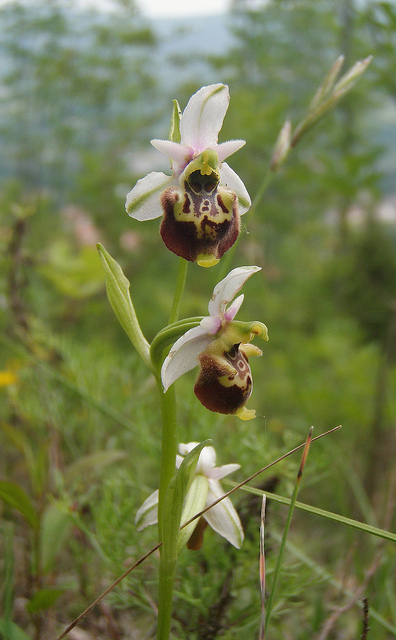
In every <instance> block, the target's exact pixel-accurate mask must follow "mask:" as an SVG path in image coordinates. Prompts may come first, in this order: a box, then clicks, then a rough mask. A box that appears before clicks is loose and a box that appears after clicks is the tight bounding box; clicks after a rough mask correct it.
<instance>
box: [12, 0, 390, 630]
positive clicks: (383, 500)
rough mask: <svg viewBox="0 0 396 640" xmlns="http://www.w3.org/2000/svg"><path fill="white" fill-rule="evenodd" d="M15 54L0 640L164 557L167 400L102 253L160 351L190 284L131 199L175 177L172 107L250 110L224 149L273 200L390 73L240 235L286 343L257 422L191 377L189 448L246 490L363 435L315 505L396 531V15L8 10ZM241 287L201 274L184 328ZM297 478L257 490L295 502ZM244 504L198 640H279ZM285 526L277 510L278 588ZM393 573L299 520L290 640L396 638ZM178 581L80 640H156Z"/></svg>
mask: <svg viewBox="0 0 396 640" xmlns="http://www.w3.org/2000/svg"><path fill="white" fill-rule="evenodd" d="M0 33H1V39H0V60H1V65H0V75H1V81H2V85H1V92H0V156H1V166H0V245H1V251H0V265H1V267H0V308H1V316H0V332H1V333H0V344H1V349H0V398H1V402H0V477H1V483H0V497H1V498H2V500H0V516H1V519H0V531H1V539H0V545H1V560H0V571H1V575H2V579H1V583H0V597H1V602H2V607H1V615H0V637H3V638H4V639H6V640H26V639H27V638H35V639H36V640H46V639H47V638H48V639H50V638H51V639H53V638H55V637H56V635H57V634H58V633H60V631H61V630H62V628H63V627H64V626H66V625H67V624H68V623H69V622H70V621H71V620H72V619H73V618H74V617H75V616H76V615H78V614H79V613H80V612H81V611H82V610H83V609H84V608H85V607H86V606H87V605H88V604H89V603H90V602H91V601H92V600H94V599H95V597H96V596H97V595H98V594H99V593H100V592H101V591H102V590H103V589H104V588H106V587H107V586H108V585H109V584H110V583H111V581H112V580H114V579H115V578H116V577H117V576H118V575H120V574H121V573H122V572H123V571H124V570H125V568H126V567H127V566H128V563H132V562H133V561H134V560H135V559H137V558H138V557H139V555H141V554H142V553H144V552H145V551H146V550H147V549H148V548H149V547H150V545H151V544H152V543H153V542H154V541H155V536H156V532H155V530H154V529H153V530H152V531H151V530H146V531H145V532H143V533H139V534H138V533H137V532H136V529H135V526H134V515H135V513H136V509H137V508H138V506H139V505H140V504H141V503H142V501H143V500H144V499H145V498H146V497H147V495H148V494H149V493H150V492H151V491H152V490H153V489H154V488H155V487H156V486H157V484H158V460H159V442H160V441H159V428H160V424H159V422H160V421H159V415H158V412H159V407H158V404H157V398H156V391H155V385H154V381H153V380H152V379H151V377H150V376H148V375H147V373H146V371H145V370H144V369H143V366H142V365H141V363H140V362H139V360H138V357H137V355H136V354H135V353H134V352H133V350H132V348H131V345H130V344H129V342H128V339H127V337H126V336H125V335H124V334H123V332H122V329H121V328H120V327H119V326H118V323H117V321H116V318H115V317H114V315H113V313H112V310H111V308H110V306H109V304H108V301H107V299H106V294H105V290H104V273H103V271H102V269H101V266H100V262H99V258H98V256H97V252H96V248H95V243H96V242H97V241H98V240H100V241H102V242H103V243H104V245H105V247H106V248H107V249H108V250H109V251H110V253H111V254H112V255H113V256H114V257H115V258H116V259H117V260H118V261H119V262H120V263H121V264H122V266H123V268H124V270H125V273H126V274H127V276H128V277H129V279H130V280H131V283H132V284H131V292H132V297H133V300H134V303H135V306H136V308H137V311H138V315H139V319H140V322H141V326H142V327H143V329H144V332H145V334H146V337H147V338H148V339H149V340H151V339H152V338H153V337H154V335H155V334H156V332H157V331H158V330H159V329H161V327H162V326H164V324H166V322H167V317H168V314H169V310H170V305H171V301H172V296H173V286H174V285H173V283H174V279H175V276H176V272H177V259H176V258H175V256H173V254H169V252H167V251H166V249H165V247H164V246H163V245H162V243H161V240H160V237H159V234H158V221H153V222H147V223H145V224H140V223H138V222H136V221H133V220H131V219H130V218H128V217H127V215H126V214H125V212H124V201H125V195H126V193H127V192H128V190H129V189H130V188H131V187H132V186H133V185H134V183H135V181H136V180H137V179H138V178H139V177H142V176H143V175H145V173H147V172H148V171H149V170H155V169H164V170H167V166H166V164H165V165H164V164H163V159H162V158H161V156H160V154H158V153H157V152H156V151H155V150H154V149H150V145H149V144H148V141H149V140H150V139H151V138H154V137H157V138H164V137H166V136H167V130H168V125H169V117H170V113H171V100H172V99H173V98H174V97H177V98H178V100H179V102H180V104H181V106H182V107H183V108H184V106H185V104H186V102H187V99H188V98H189V96H190V95H191V94H192V93H193V92H195V91H196V90H197V89H198V88H199V87H200V86H202V85H204V84H209V83H211V82H220V81H221V82H225V83H227V84H228V85H229V87H230V92H231V103H230V109H229V112H228V114H227V116H226V120H225V123H224V127H223V130H222V133H221V140H227V139H230V138H244V139H246V141H247V144H246V146H245V147H244V148H243V150H241V151H240V152H239V153H238V154H237V155H236V156H235V158H234V157H233V158H232V162H231V164H232V167H233V168H234V169H235V170H236V171H237V172H238V174H239V175H240V176H241V177H242V179H243V180H244V182H245V184H246V185H247V187H248V189H249V192H250V194H251V195H252V196H254V195H255V194H256V193H257V192H258V190H259V188H260V185H261V184H262V181H263V178H264V175H265V172H266V170H267V168H268V165H269V162H270V159H271V155H272V150H273V146H274V143H275V141H276V138H277V136H278V133H279V130H280V129H281V127H282V125H283V123H284V121H285V119H286V118H289V119H291V121H292V123H293V124H294V125H295V124H296V123H298V121H299V120H300V119H301V118H302V117H303V116H304V114H305V112H306V109H307V107H308V105H309V102H310V100H311V98H312V96H313V94H314V93H315V90H316V88H317V87H318V86H319V84H320V83H321V81H322V80H323V78H324V76H325V75H326V73H327V71H328V69H329V68H330V66H331V65H332V63H333V62H334V61H335V59H336V58H337V56H338V55H340V54H344V55H345V58H346V60H345V65H344V69H347V68H348V67H350V66H351V65H352V64H353V63H354V62H355V61H356V60H358V59H362V58H365V57H367V56H368V55H373V56H374V59H373V62H372V63H371V65H370V67H369V68H368V70H367V71H366V73H365V74H364V76H363V77H362V78H361V79H360V80H359V82H358V84H357V86H356V87H355V88H354V90H353V91H352V92H351V93H349V94H348V96H347V97H346V98H345V99H344V100H343V101H342V102H341V103H340V105H339V106H338V107H337V109H336V110H335V111H334V112H333V113H331V114H328V115H327V116H326V117H325V119H323V120H322V121H321V122H320V123H319V124H318V125H317V126H315V128H314V129H312V131H310V132H309V133H308V134H307V135H306V136H305V137H304V138H303V139H302V140H301V141H300V143H299V145H298V146H297V147H296V148H295V149H294V150H293V151H292V153H291V155H290V157H289V159H288V161H287V164H286V165H285V166H284V168H283V169H282V171H281V172H280V173H279V175H277V176H276V179H275V181H274V182H273V183H272V185H271V187H270V188H269V189H268V190H267V192H266V194H265V197H264V199H263V200H262V202H261V205H260V207H259V209H258V210H257V211H256V213H255V215H254V216H252V217H248V214H247V216H246V220H245V219H243V222H244V224H243V231H242V237H241V240H240V242H239V244H238V248H237V251H236V252H235V253H234V254H233V257H232V264H231V265H230V266H231V267H234V266H239V265H243V264H258V265H260V266H262V272H260V274H258V275H257V276H255V278H254V279H252V281H249V282H248V283H247V285H246V287H245V294H246V297H245V303H244V307H243V314H244V316H245V317H246V319H249V318H257V319H260V320H262V321H263V322H265V323H266V324H267V326H268V328H269V334H270V342H269V343H268V344H266V345H265V346H264V355H263V357H262V358H261V359H258V360H257V361H256V362H253V369H254V370H253V374H254V379H255V389H254V392H253V396H252V399H251V401H250V405H251V406H252V407H255V408H256V409H257V413H258V417H257V418H256V419H255V420H254V421H252V422H247V423H243V422H241V421H238V420H237V419H236V418H234V417H232V416H231V417H224V416H220V415H217V414H209V413H208V412H207V411H206V410H205V409H204V408H203V407H201V405H199V403H198V402H197V400H196V398H195V396H194V395H193V392H192V382H193V380H194V377H193V376H194V374H189V375H187V376H185V377H184V378H183V379H181V380H180V381H179V382H178V383H177V384H178V390H179V406H178V410H179V416H180V424H181V425H182V429H181V432H180V437H179V439H180V441H183V442H189V441H191V440H196V441H201V440H203V439H205V438H207V437H210V438H213V444H214V446H215V447H216V449H217V452H218V460H219V463H221V464H223V463H228V462H239V463H240V464H241V470H240V472H239V479H243V478H244V477H246V476H247V475H249V474H251V473H253V472H254V471H256V470H258V469H259V468H260V467H262V466H264V465H265V464H268V463H269V462H271V461H272V460H274V459H275V458H276V457H277V456H279V455H282V454H283V453H285V452H286V451H287V450H288V449H290V448H292V447H294V446H296V445H297V444H300V443H301V442H302V441H303V440H304V439H305V437H306V435H307V432H308V429H309V427H310V425H314V427H315V432H314V435H317V434H319V433H322V432H323V431H326V430H328V429H330V428H332V427H334V426H336V425H338V424H342V425H343V429H342V430H341V431H339V432H337V433H336V434H333V435H332V436H330V437H328V438H324V439H322V440H320V441H319V442H318V443H315V444H314V445H313V446H312V449H311V453H310V457H309V460H308V464H307V468H306V471H305V474H304V479H303V487H302V491H301V494H300V498H301V500H302V501H303V502H306V503H309V504H312V505H315V506H318V507H322V508H324V509H326V510H329V511H333V512H335V513H337V514H341V515H344V516H348V517H350V518H356V519H357V520H360V521H364V522H368V523H371V524H376V525H378V526H381V527H383V528H385V529H388V530H393V531H394V530H395V517H394V512H393V507H394V501H395V487H396V468H395V460H396V436H395V424H396V394H395V391H396V349H395V337H396V179H395V178H396V152H395V149H396V126H395V124H396V55H395V47H396V5H395V3H394V2H390V1H389V2H378V1H376V0H366V1H365V2H357V1H356V2H354V1H353V0H341V1H339V2H336V1H335V0H320V2H318V1H317V0H305V1H304V2H297V1H293V0H277V1H275V0H273V1H270V2H260V1H258V2H254V3H252V2H248V1H247V0H234V2H233V3H232V4H231V7H230V11H229V13H228V14H227V15H225V16H216V17H211V18H210V19H209V18H202V19H198V18H197V19H192V20H175V21H168V22H166V21H161V22H156V21H153V22H148V21H147V20H146V19H144V18H143V17H142V15H140V14H139V12H138V11H137V9H136V7H135V5H134V3H133V1H132V0H131V1H129V0H118V1H116V0H114V6H113V8H112V10H110V11H107V12H100V11H99V10H94V9H82V8H81V7H79V6H77V5H75V4H74V3H72V2H68V1H67V0H45V1H44V0H30V1H26V2H23V1H22V0H18V1H15V2H8V3H5V4H3V5H2V6H1V8H0ZM223 260H224V259H223ZM223 269H224V264H223V261H221V262H220V264H219V265H218V266H216V267H214V268H213V269H212V270H211V271H210V272H205V273H204V275H205V278H203V277H202V274H203V271H202V269H200V268H199V267H197V266H196V265H192V266H191V268H190V269H189V275H188V282H187V294H186V297H185V299H184V305H183V309H182V313H183V315H185V316H190V315H191V316H194V315H197V314H198V315H201V314H204V313H205V312H206V308H207V302H208V298H209V296H210V294H211V291H212V288H213V285H214V284H215V283H216V282H217V281H218V280H219V279H220V278H221V277H223V275H224V273H223ZM253 280H254V281H253ZM241 319H243V318H242V316H241ZM298 464H299V460H298V459H296V458H295V457H291V458H288V459H287V460H286V461H284V462H283V463H281V464H279V465H277V466H276V467H274V468H273V470H272V472H271V476H268V475H267V476H263V477H262V478H261V479H260V480H259V481H258V485H257V486H260V487H261V488H266V489H267V490H269V491H274V490H275V488H276V492H277V493H280V494H281V495H284V496H290V495H291V492H292V489H293V484H294V479H295V475H296V473H297V469H298ZM236 475H237V474H236ZM235 478H236V476H235ZM260 483H261V484H260ZM234 503H235V504H236V506H237V508H238V511H239V512H240V513H241V517H243V521H244V526H245V530H246V541H245V543H244V546H243V548H242V550H241V551H238V552H237V551H235V550H234V549H233V548H230V547H229V546H228V545H227V544H226V543H225V542H223V541H222V540H221V539H220V538H218V537H217V536H216V535H215V534H213V532H211V531H208V532H207V533H206V534H205V542H204V545H203V547H202V549H201V550H200V551H197V552H189V551H185V552H184V553H183V554H182V555H181V563H180V568H179V573H178V576H177V589H176V599H175V612H176V615H175V621H174V634H175V637H176V638H180V639H181V638H189V639H194V638H197V639H211V638H224V639H226V640H229V639H232V638H240V637H241V634H242V633H244V634H246V635H247V636H248V637H251V638H254V637H257V634H258V628H259V620H260V593H259V581H258V563H257V557H258V544H259V540H258V538H259V533H258V527H259V517H260V500H259V498H258V497H255V496H253V495H250V494H248V493H242V492H241V493H240V494H239V493H238V494H237V495H236V497H235V498H234ZM286 514H287V510H286V509H285V507H284V506H283V505H280V504H276V503H275V502H269V509H268V514H267V523H266V529H267V542H266V545H267V580H268V582H269V583H270V581H271V575H272V572H273V569H274V565H275V561H276V556H277V549H278V545H279V537H280V535H281V533H282V530H283V526H284V523H285V518H286ZM395 565H396V558H395V546H394V545H392V544H391V543H389V542H379V541H378V539H377V538H374V537H372V536H369V535H367V534H363V533H359V532H356V531H355V530H353V529H351V528H349V527H346V526H342V525H341V524H339V523H332V522H329V521H328V520H326V519H323V518H319V517H317V516H314V515H312V514H309V513H304V512H302V511H298V510H297V511H296V512H295V517H294V519H293V523H292V530H291V533H290V537H289V546H288V550H287V558H286V563H285V566H284V568H283V573H282V579H281V583H280V585H279V589H278V593H277V599H276V602H275V608H274V613H273V618H272V622H271V627H270V629H269V630H268V635H269V637H271V638H272V637H273V638H283V639H285V640H289V639H290V640H305V639H310V640H312V639H315V640H323V639H325V638H333V639H335V640H352V639H357V638H365V637H368V638H371V639H372V640H388V639H390V638H394V637H396V584H395V582H396V572H395ZM156 567H157V558H156V557H152V558H150V559H149V560H148V561H147V562H146V563H145V564H143V565H142V566H141V567H139V569H138V570H136V571H135V572H133V573H132V574H131V575H130V576H129V577H128V578H127V579H125V580H124V581H123V582H122V583H121V584H120V585H119V587H117V588H116V589H115V590H114V591H113V592H112V594H111V595H110V596H109V597H108V598H107V600H106V601H105V602H104V603H102V604H101V605H100V606H98V607H97V608H96V609H95V610H94V612H93V613H92V614H91V615H90V616H89V617H88V618H87V619H86V620H85V622H83V623H82V624H81V625H80V627H79V628H78V629H77V630H74V631H73V632H71V633H70V636H69V637H70V638H71V639H74V640H89V639H91V638H106V639H114V640H121V639H124V638H130V639H136V640H138V639H139V640H140V639H143V638H150V637H152V636H153V633H154V630H155V614H156V605H155V599H156V575H157V573H156ZM363 597H366V598H367V601H368V604H369V607H370V618H369V625H370V627H371V629H370V631H368V635H367V631H365V630H362V629H363V626H362V625H363V622H362V621H363V613H362V603H361V598H363ZM364 633H366V635H363V634H364Z"/></svg>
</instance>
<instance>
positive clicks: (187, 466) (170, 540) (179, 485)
mask: <svg viewBox="0 0 396 640" xmlns="http://www.w3.org/2000/svg"><path fill="white" fill-rule="evenodd" d="M211 442H212V441H211V440H204V442H201V443H200V444H198V445H197V446H196V447H195V448H194V449H193V450H192V451H190V453H188V454H187V455H186V456H185V457H184V458H183V461H182V463H181V465H180V467H179V468H178V470H177V471H176V473H175V475H174V477H173V478H172V480H171V481H170V483H169V486H168V489H167V491H166V494H165V500H164V523H163V537H162V540H163V555H166V554H167V553H168V552H169V553H170V556H171V557H172V559H173V558H174V559H176V557H177V553H176V547H177V544H176V543H177V537H178V534H179V529H180V520H181V514H182V509H183V502H184V498H185V497H186V493H187V491H188V489H189V487H190V486H191V483H192V481H193V479H194V474H195V469H196V467H197V463H198V458H199V454H200V453H201V451H202V449H203V448H204V447H207V446H208V444H210V443H211Z"/></svg>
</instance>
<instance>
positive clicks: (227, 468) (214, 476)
mask: <svg viewBox="0 0 396 640" xmlns="http://www.w3.org/2000/svg"><path fill="white" fill-rule="evenodd" d="M240 468H241V465H240V464H232V463H231V464H223V465H222V466H221V467H215V468H214V469H210V471H208V473H207V477H208V478H210V479H211V480H221V479H222V478H225V477H226V476H228V475H229V474H230V473H234V471H237V470H238V469H240Z"/></svg>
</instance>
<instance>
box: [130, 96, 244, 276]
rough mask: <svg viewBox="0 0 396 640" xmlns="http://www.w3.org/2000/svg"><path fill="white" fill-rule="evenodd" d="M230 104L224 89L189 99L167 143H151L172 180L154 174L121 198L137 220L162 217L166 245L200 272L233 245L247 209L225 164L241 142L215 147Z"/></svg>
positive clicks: (236, 178) (237, 181)
mask: <svg viewBox="0 0 396 640" xmlns="http://www.w3.org/2000/svg"><path fill="white" fill-rule="evenodd" d="M229 99H230V98H229V90H228V87H227V86H226V85H224V84H212V85H209V86H206V87H202V88H201V89H199V91H197V93H195V94H194V95H193V96H192V97H191V98H190V100H189V102H188V104H187V106H186V108H185V110H184V113H183V114H180V112H179V110H177V125H178V126H176V127H174V131H173V133H172V136H171V137H172V140H152V141H151V144H152V145H153V146H154V147H155V148H156V149H158V150H159V151H161V152H162V153H164V154H166V155H167V156H169V158H170V161H171V168H172V171H173V174H172V176H169V175H166V174H165V173H162V172H158V171H153V172H151V173H149V174H148V175H147V176H145V177H144V178H142V179H140V180H138V182H137V183H136V185H135V186H134V187H133V189H132V190H131V191H130V192H129V193H128V195H127V198H126V210H127V212H128V214H129V215H130V216H131V217H132V218H135V219H136V220H153V219H154V218H159V217H160V216H162V215H163V220H162V223H161V229H160V233H161V236H162V239H163V241H164V243H165V245H166V246H167V247H168V249H170V250H171V251H173V253H175V254H176V255H178V256H181V257H182V258H185V259H186V260H189V261H191V262H197V263H198V264H199V265H201V266H212V265H214V264H217V262H218V261H219V259H220V258H221V256H222V255H223V254H224V253H225V251H227V250H228V249H229V248H230V247H231V246H232V245H233V244H234V242H235V240H236V239H237V237H238V234H239V229H240V219H239V218H240V215H243V214H244V213H246V211H247V210H248V209H249V207H250V198H249V194H248V192H247V190H246V187H245V185H244V184H243V182H242V180H241V179H240V178H239V176H238V175H237V174H236V173H235V171H233V170H232V169H231V168H230V167H229V166H228V164H227V163H226V162H224V160H225V159H226V158H227V157H228V156H230V155H231V154H233V153H235V151H238V149H240V148H241V147H242V146H243V145H244V144H245V141H244V140H229V141H228V142H223V143H221V144H218V134H219V131H220V129H221V126H222V123H223V120H224V116H225V114H226V111H227V108H228V103H229ZM176 104H177V103H176ZM177 106H178V105H177Z"/></svg>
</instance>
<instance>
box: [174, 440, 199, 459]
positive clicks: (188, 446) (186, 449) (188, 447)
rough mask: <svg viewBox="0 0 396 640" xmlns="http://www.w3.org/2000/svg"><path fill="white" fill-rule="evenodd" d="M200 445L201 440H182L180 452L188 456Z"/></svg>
mask: <svg viewBox="0 0 396 640" xmlns="http://www.w3.org/2000/svg"><path fill="white" fill-rule="evenodd" d="M198 445H199V442H186V443H185V442H181V443H180V444H179V453H180V454H181V455H182V456H186V455H187V454H188V453H190V451H192V450H193V449H195V447H197V446H198Z"/></svg>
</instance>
